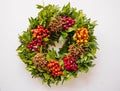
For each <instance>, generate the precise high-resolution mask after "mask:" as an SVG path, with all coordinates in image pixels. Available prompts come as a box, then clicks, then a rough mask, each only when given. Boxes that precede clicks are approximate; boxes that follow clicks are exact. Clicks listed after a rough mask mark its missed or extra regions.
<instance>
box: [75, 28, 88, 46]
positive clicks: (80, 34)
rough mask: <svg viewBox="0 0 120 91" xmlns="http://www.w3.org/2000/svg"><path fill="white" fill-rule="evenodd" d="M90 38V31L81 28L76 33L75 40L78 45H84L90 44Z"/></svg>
mask: <svg viewBox="0 0 120 91" xmlns="http://www.w3.org/2000/svg"><path fill="white" fill-rule="evenodd" d="M88 38H89V35H88V30H87V28H83V27H82V28H79V29H78V30H77V31H76V35H75V37H74V38H73V39H74V40H75V41H76V42H77V43H84V44H86V43H87V42H88Z"/></svg>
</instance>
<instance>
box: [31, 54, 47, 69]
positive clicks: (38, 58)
mask: <svg viewBox="0 0 120 91" xmlns="http://www.w3.org/2000/svg"><path fill="white" fill-rule="evenodd" d="M33 63H34V65H35V66H36V67H37V68H40V69H43V70H48V68H47V61H46V58H45V54H42V53H37V54H36V55H35V56H34V57H33Z"/></svg>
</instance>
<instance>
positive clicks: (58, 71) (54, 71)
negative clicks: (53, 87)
mask: <svg viewBox="0 0 120 91" xmlns="http://www.w3.org/2000/svg"><path fill="white" fill-rule="evenodd" d="M47 67H48V68H49V69H50V72H51V75H52V76H54V77H57V76H61V75H62V74H63V72H62V68H61V66H60V64H59V62H58V61H56V60H52V61H50V62H49V63H48V65H47Z"/></svg>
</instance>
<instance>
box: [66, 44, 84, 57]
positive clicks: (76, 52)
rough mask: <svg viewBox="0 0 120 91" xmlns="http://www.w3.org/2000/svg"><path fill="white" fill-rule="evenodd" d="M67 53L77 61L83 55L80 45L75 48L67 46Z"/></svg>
mask: <svg viewBox="0 0 120 91" xmlns="http://www.w3.org/2000/svg"><path fill="white" fill-rule="evenodd" d="M68 51H69V53H70V54H71V55H73V57H74V58H75V59H78V58H79V57H80V56H81V55H82V54H83V53H84V49H83V48H82V47H81V45H76V46H75V45H74V44H72V45H70V46H69V50H68Z"/></svg>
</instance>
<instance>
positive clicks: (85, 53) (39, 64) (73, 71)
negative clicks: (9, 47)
mask: <svg viewBox="0 0 120 91" xmlns="http://www.w3.org/2000/svg"><path fill="white" fill-rule="evenodd" d="M37 8H38V9H39V10H40V12H39V13H38V15H37V17H35V18H32V17H31V18H29V22H30V25H29V27H28V28H27V30H26V31H24V32H23V34H22V35H19V40H20V43H21V45H20V46H19V47H18V48H17V51H18V56H19V57H20V58H21V60H22V61H23V62H24V63H25V64H26V69H27V70H28V71H30V72H31V75H32V77H40V78H41V79H42V82H43V83H47V84H48V85H49V86H50V85H51V83H53V84H58V83H59V82H61V83H63V82H64V81H68V80H70V79H71V78H73V77H74V78H76V77H77V74H78V72H85V73H86V72H88V70H89V68H90V67H93V66H94V64H93V60H94V59H95V58H96V57H95V54H96V50H97V49H98V47H97V42H96V36H95V35H94V27H95V26H96V22H95V21H91V19H90V18H87V17H86V15H85V14H84V13H83V12H82V10H77V9H76V8H73V7H70V3H68V4H67V5H65V6H63V8H59V6H57V5H51V4H50V5H47V6H42V5H37ZM55 42H62V43H63V45H62V47H61V48H59V51H58V52H56V50H55V49H54V48H50V46H55Z"/></svg>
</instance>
